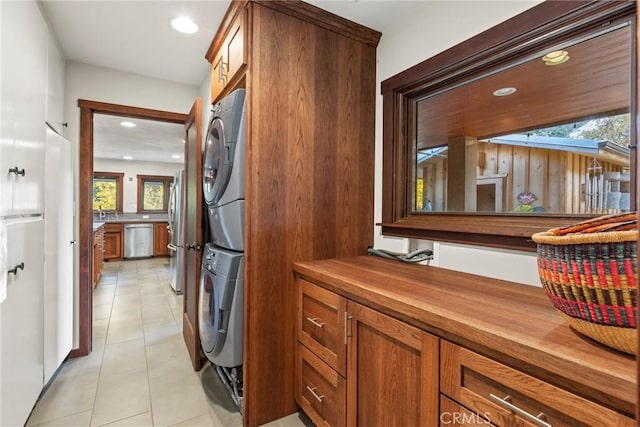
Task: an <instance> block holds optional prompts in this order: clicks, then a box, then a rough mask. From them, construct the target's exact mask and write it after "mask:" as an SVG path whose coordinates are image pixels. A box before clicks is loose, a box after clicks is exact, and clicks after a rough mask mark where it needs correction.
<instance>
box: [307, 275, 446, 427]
mask: <svg viewBox="0 0 640 427" xmlns="http://www.w3.org/2000/svg"><path fill="white" fill-rule="evenodd" d="M297 287H298V301H299V305H298V319H297V325H298V326H297V330H298V340H299V342H298V349H297V355H296V400H297V402H298V404H299V405H300V407H301V408H302V409H303V410H304V411H305V412H306V413H307V415H309V417H310V418H311V420H312V421H313V422H314V423H315V424H316V425H326V426H340V425H372V426H373V425H436V424H437V422H438V370H439V365H438V353H439V348H438V341H439V340H438V338H437V337H435V336H433V335H430V334H428V333H426V332H423V331H421V330H419V329H417V328H415V327H413V326H410V325H408V324H406V323H403V322H400V321H398V320H396V319H393V318H391V317H389V316H386V315H384V314H382V313H380V312H378V311H375V310H372V309H370V308H367V307H365V306H363V305H361V304H358V303H355V302H353V301H348V300H347V299H346V298H344V297H341V296H339V295H337V294H335V293H332V292H329V291H327V290H324V289H322V288H320V287H318V286H316V285H313V284H311V283H309V282H307V281H304V280H298V281H297ZM311 349H313V350H311ZM337 354H339V355H340V356H338V357H336V356H337ZM345 355H346V357H347V360H348V363H347V366H345V363H344V362H345V357H344V356H345ZM390 390H393V393H390V392H389V391H390Z"/></svg>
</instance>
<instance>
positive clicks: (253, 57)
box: [243, 2, 375, 425]
mask: <svg viewBox="0 0 640 427" xmlns="http://www.w3.org/2000/svg"><path fill="white" fill-rule="evenodd" d="M285 4H286V2H285ZM249 7H250V9H249V12H250V13H249V16H248V21H249V23H250V24H249V25H250V29H249V41H248V46H249V54H248V58H247V61H248V65H247V67H248V68H247V89H248V91H247V102H248V105H247V114H248V122H247V136H248V139H247V160H246V161H247V169H246V170H247V177H246V202H245V203H246V205H245V209H246V211H245V233H246V236H247V237H246V242H245V256H246V265H245V280H246V284H247V285H246V287H245V325H244V330H245V339H244V355H245V360H244V369H245V373H244V396H245V412H244V414H243V415H244V422H245V424H246V425H260V424H263V423H265V422H268V421H271V420H273V419H277V418H280V417H282V416H284V415H287V414H290V413H292V412H294V411H295V410H296V408H297V407H296V404H295V400H294V385H295V384H294V378H293V376H291V375H286V373H287V372H289V373H291V372H293V371H294V366H295V365H294V348H295V331H294V325H295V292H293V290H294V281H293V275H292V273H291V265H292V263H293V262H294V261H298V260H310V259H319V258H330V257H336V256H347V255H356V254H364V253H365V252H366V250H367V247H368V246H369V245H370V244H371V239H372V237H373V173H374V171H373V156H374V139H373V128H374V126H373V123H374V108H375V101H374V97H375V73H374V72H373V70H375V48H374V47H372V46H369V45H364V44H362V43H360V42H358V41H355V40H353V39H351V38H348V37H345V36H342V35H339V34H337V33H335V32H332V31H329V30H327V29H325V28H323V27H318V26H316V25H313V24H311V23H309V22H306V21H304V20H302V19H298V18H296V17H294V16H292V14H290V13H281V12H279V11H277V10H275V9H276V8H277V7H278V6H274V5H271V4H264V5H263V4H262V3H261V2H259V3H250V5H249ZM265 106H267V107H265ZM266 302H268V303H266ZM265 390H269V393H267V394H268V395H269V396H279V398H278V399H275V400H274V399H272V398H270V397H269V396H267V395H265Z"/></svg>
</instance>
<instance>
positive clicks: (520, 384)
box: [294, 256, 636, 427]
mask: <svg viewBox="0 0 640 427" xmlns="http://www.w3.org/2000/svg"><path fill="white" fill-rule="evenodd" d="M294 273H295V277H296V283H297V295H298V307H297V313H298V320H297V327H296V328H297V338H298V344H297V345H298V350H297V352H296V363H297V369H296V375H295V376H296V386H297V389H296V398H297V401H298V403H299V405H300V407H301V408H302V409H303V410H304V411H305V412H306V413H307V414H308V415H309V416H310V418H311V419H312V420H313V421H314V422H315V423H316V424H317V425H344V424H345V422H344V421H343V420H344V418H341V417H338V416H336V415H335V413H339V412H337V411H335V410H333V409H332V408H333V407H332V406H331V405H337V404H334V403H332V404H331V405H329V406H328V408H325V407H323V406H322V401H328V402H339V401H340V400H339V399H340V396H341V393H342V392H341V389H340V387H339V378H342V379H343V380H344V381H346V396H347V397H346V415H345V417H346V425H441V426H445V425H447V426H448V425H453V426H467V425H495V426H509V427H511V426H535V425H538V426H547V425H553V426H593V427H596V426H597V427H603V426H611V427H613V426H616V427H617V426H632V425H636V422H635V420H634V419H633V417H634V412H635V405H636V394H635V390H636V361H635V359H634V358H633V357H631V356H629V355H627V354H623V353H619V352H616V351H614V350H611V349H608V348H606V347H603V346H600V345H597V344H594V343H592V342H590V341H589V340H587V339H585V338H584V337H582V336H580V335H578V334H577V333H575V332H574V331H572V330H571V328H570V327H569V326H568V325H567V324H566V323H565V322H564V320H563V319H562V317H561V316H559V315H558V313H557V312H556V310H555V308H554V307H553V305H552V304H551V303H550V302H549V300H548V298H547V297H546V295H545V294H544V291H543V290H542V289H541V288H539V287H533V286H526V285H521V284H517V283H511V282H505V281H501V280H496V279H489V278H486V277H480V276H475V275H472V274H467V273H461V272H456V271H451V270H446V269H441V268H436V267H428V266H421V265H408V264H404V263H400V262H397V261H391V260H385V259H381V258H378V257H372V256H359V257H352V258H342V259H327V260H319V261H307V262H297V263H294ZM318 288H319V289H318ZM344 301H346V312H344V313H343V319H344V321H343V322H344V324H345V325H346V327H345V328H344V329H343V331H344V334H345V336H346V341H345V342H346V360H347V364H346V375H344V376H342V375H340V374H339V373H338V371H337V369H336V368H334V366H335V365H334V362H333V360H335V358H332V354H334V353H335V351H334V350H332V349H328V348H324V349H323V348H322V347H327V346H326V345H324V344H323V343H332V342H333V341H332V340H333V338H331V339H329V337H328V335H327V334H329V332H330V331H332V330H333V329H334V327H333V326H331V324H332V323H335V322H336V321H337V319H338V317H339V316H338V315H337V314H334V313H335V312H336V311H337V310H336V307H342V306H344ZM305 325H306V326H305ZM318 325H322V326H318ZM338 328H339V326H338ZM337 334H338V335H339V334H340V331H338V332H337ZM305 337H306V338H305ZM309 339H313V340H315V341H317V342H316V344H315V345H309ZM318 346H320V347H319V348H320V350H318V348H317V347H318ZM309 353H311V355H312V356H313V357H310V355H309ZM438 354H439V356H438ZM327 356H329V357H327ZM338 366H339V365H338ZM307 387H309V388H307ZM309 389H311V390H313V392H314V393H311V392H310V391H309ZM314 394H315V395H317V396H318V398H316V396H315V395H314ZM398 395H399V396H402V398H401V399H399V400H398V399H397V396H398ZM414 396H419V398H418V400H414V401H412V402H410V403H409V404H408V401H406V399H409V401H410V400H411V399H413V398H414ZM314 399H315V401H314ZM418 407H421V409H420V410H417V409H416V408H418ZM418 414H421V415H423V416H425V417H427V418H422V419H417V418H415V417H417V416H418ZM385 416H397V417H398V418H396V419H389V418H384V417H385ZM400 417H403V418H402V419H400ZM545 423H547V424H545Z"/></svg>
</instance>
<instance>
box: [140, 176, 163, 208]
mask: <svg viewBox="0 0 640 427" xmlns="http://www.w3.org/2000/svg"><path fill="white" fill-rule="evenodd" d="M165 209H166V208H165V206H164V182H162V181H145V183H144V187H143V210H145V211H163V210H165Z"/></svg>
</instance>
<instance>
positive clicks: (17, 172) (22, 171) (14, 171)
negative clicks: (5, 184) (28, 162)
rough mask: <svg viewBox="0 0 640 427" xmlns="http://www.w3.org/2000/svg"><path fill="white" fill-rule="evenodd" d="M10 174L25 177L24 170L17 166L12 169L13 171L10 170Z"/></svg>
mask: <svg viewBox="0 0 640 427" xmlns="http://www.w3.org/2000/svg"><path fill="white" fill-rule="evenodd" d="M9 173H15V174H16V175H22V176H24V168H23V169H18V167H17V166H15V167H12V168H11V169H9Z"/></svg>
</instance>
